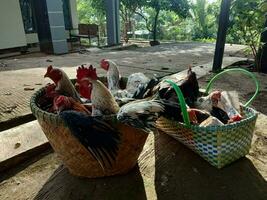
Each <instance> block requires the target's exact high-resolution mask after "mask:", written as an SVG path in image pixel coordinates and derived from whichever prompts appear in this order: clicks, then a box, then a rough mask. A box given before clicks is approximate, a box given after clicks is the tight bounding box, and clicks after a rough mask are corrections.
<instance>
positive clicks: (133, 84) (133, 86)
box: [100, 59, 150, 99]
mask: <svg viewBox="0 0 267 200" xmlns="http://www.w3.org/2000/svg"><path fill="white" fill-rule="evenodd" d="M100 67H101V68H103V69H104V70H106V71H107V81H108V88H109V89H110V91H111V93H112V94H113V95H114V96H115V97H116V98H119V99H120V98H133V96H134V94H135V93H136V92H137V90H138V88H139V87H142V86H145V85H146V84H148V83H149V82H150V79H149V78H148V77H147V76H145V75H144V74H143V73H134V74H131V75H130V76H129V77H128V81H127V84H126V88H125V89H124V90H122V89H121V88H120V84H119V82H120V77H121V76H120V72H119V69H118V66H117V64H116V63H115V62H113V61H111V60H107V59H103V60H101V62H100Z"/></svg>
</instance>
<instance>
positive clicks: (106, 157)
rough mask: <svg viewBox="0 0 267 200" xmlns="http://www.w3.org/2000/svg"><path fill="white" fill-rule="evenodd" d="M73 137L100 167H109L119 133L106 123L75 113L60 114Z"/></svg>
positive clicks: (118, 139)
mask: <svg viewBox="0 0 267 200" xmlns="http://www.w3.org/2000/svg"><path fill="white" fill-rule="evenodd" d="M60 117H61V118H62V119H63V120H64V122H65V124H66V125H67V127H68V128H69V129H70V131H71V133H72V134H73V136H74V137H76V138H77V139H78V140H79V141H80V142H81V144H82V145H83V146H84V147H86V149H88V150H89V152H90V153H91V155H92V156H93V157H94V158H95V159H96V160H97V161H98V162H99V164H100V165H101V166H104V167H106V162H107V163H108V164H109V165H110V166H111V165H112V161H115V159H116V155H117V152H118V145H119V143H120V133H119V132H118V131H117V130H115V129H114V128H113V127H112V126H110V125H109V124H108V123H107V122H105V121H103V120H100V119H97V118H95V117H91V116H88V115H85V114H83V113H80V112H76V111H64V112H61V113H60Z"/></svg>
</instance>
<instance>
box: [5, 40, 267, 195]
mask: <svg viewBox="0 0 267 200" xmlns="http://www.w3.org/2000/svg"><path fill="white" fill-rule="evenodd" d="M213 48H214V46H213V45H210V44H207V45H206V44H192V43H185V44H184V43H183V44H172V45H170V44H166V45H161V46H159V47H153V48H148V47H147V48H144V49H137V50H127V51H120V52H117V51H107V52H102V51H101V53H100V52H94V53H89V54H78V53H76V54H70V55H65V56H59V57H55V56H48V57H43V56H41V57H37V58H36V57H35V58H25V59H23V58H21V61H20V62H19V61H14V60H12V59H9V60H4V62H5V63H7V64H8V66H9V67H10V68H12V66H13V67H15V66H16V65H15V63H17V64H18V68H23V70H16V71H12V73H14V74H16V73H18V74H23V75H25V76H26V75H27V74H28V77H29V76H30V75H32V78H33V79H32V81H31V82H30V80H27V79H26V80H25V78H24V79H23V77H25V76H23V77H21V79H20V81H21V82H16V83H17V84H20V87H21V88H23V87H25V86H23V84H26V83H27V81H29V84H30V86H27V87H40V86H34V84H33V83H38V82H41V83H42V84H44V82H43V81H41V80H42V77H41V75H42V73H41V72H43V71H44V67H45V66H43V65H47V64H49V63H51V62H47V59H51V60H52V61H53V62H52V63H53V64H54V63H55V65H58V66H66V65H67V66H66V67H68V66H74V65H78V64H81V63H83V62H88V61H90V62H92V63H97V62H98V60H99V59H101V58H103V57H108V58H113V59H115V60H116V61H117V62H118V63H119V64H120V66H122V67H121V69H122V72H123V73H125V74H126V75H127V74H129V73H131V72H132V71H131V70H134V71H136V70H138V71H139V70H140V71H141V69H140V68H136V67H141V68H142V67H144V68H145V69H144V72H146V73H147V74H148V75H149V74H150V75H151V74H152V73H155V72H157V73H159V74H161V75H165V74H168V73H171V72H176V71H181V70H184V69H186V68H187V66H188V65H189V64H191V65H202V64H205V63H209V62H211V61H212V55H213ZM227 52H228V53H229V52H230V53H231V55H237V52H240V49H235V50H231V47H229V46H228V49H227ZM228 56H229V54H228ZM91 60H92V61H91ZM194 62H195V64H194ZM34 63H35V65H34ZM65 63H66V64H65ZM136 63H138V64H136ZM166 63H168V64H167V66H166ZM174 63H175V64H174ZM27 65H28V66H35V67H38V66H39V67H40V66H41V68H40V69H24V68H27ZM162 66H164V67H165V66H166V67H168V68H169V69H167V70H162V68H161V67H162ZM64 69H66V70H67V68H64ZM69 70H74V68H72V67H70V68H69ZM142 71H143V69H142ZM165 71H166V73H165ZM8 72H10V71H6V72H1V73H0V76H1V79H0V80H1V81H2V80H3V79H2V78H4V77H5V76H7V75H8ZM2 73H5V75H3V74H2ZM72 74H73V73H72ZM16 75H17V74H16ZM211 76H212V75H211V74H210V75H206V76H204V77H202V78H201V79H200V80H199V83H200V85H201V86H202V87H204V86H205V85H206V84H207V81H208V80H209V79H210V77H211ZM256 76H257V77H258V79H259V80H260V83H261V90H260V95H259V96H258V98H257V99H256V100H255V101H254V103H253V105H252V106H253V107H255V108H256V109H257V110H258V111H259V112H261V113H263V114H260V115H259V118H258V121H257V125H256V130H255V134H254V137H253V144H252V148H251V151H250V153H249V155H248V156H246V157H245V158H242V159H240V160H238V161H236V162H234V163H233V164H231V165H229V166H227V167H225V168H223V169H220V170H219V169H216V168H214V167H212V166H210V165H209V164H208V163H207V162H206V161H204V160H203V159H202V158H200V157H199V156H198V155H196V154H195V153H193V152H192V151H191V150H189V149H187V148H186V147H185V146H183V145H182V144H180V143H179V142H177V141H176V140H174V139H172V138H170V137H169V136H167V135H165V134H164V133H155V134H154V135H152V134H151V135H150V136H149V137H148V139H147V142H146V145H145V147H144V150H143V152H142V154H141V156H140V157H139V160H138V165H137V166H136V167H135V168H134V169H133V170H132V171H131V172H130V173H128V174H127V175H123V176H116V177H109V178H102V179H84V178H78V177H74V176H72V175H71V174H69V172H68V171H67V169H66V168H65V167H64V166H63V165H62V163H61V161H60V160H59V159H58V158H57V157H56V155H55V154H54V153H51V152H46V153H45V155H40V156H39V157H37V158H33V159H32V160H29V161H27V162H25V163H23V164H21V165H19V166H17V167H15V168H13V169H10V170H8V171H6V172H4V173H0V199H7V200H9V199H10V200H11V199H12V200H20V199H51V200H59V199H73V200H76V199H101V200H102V199H116V200H117V199H138V200H139V199H149V200H150V199H151V200H152V199H162V200H163V199H164V200H165V199H184V200H195V199H196V200H199V199H205V200H206V199H207V200H209V199H218V200H220V199H221V200H225V199H235V200H239V199H242V200H243V199H245V200H246V199H247V200H250V199H257V200H261V199H262V200H264V199H267V183H266V180H267V168H266V163H267V133H266V119H267V117H266V116H265V115H264V114H267V103H266V91H267V79H266V75H264V74H258V73H256ZM11 79H12V78H11ZM13 80H14V79H13ZM14 81H17V80H14ZM10 83H11V82H9V84H10ZM244 83H246V84H244ZM6 86H8V83H7V84H6ZM0 87H3V85H2V82H1V85H0ZM214 87H215V88H223V89H225V90H233V89H235V90H237V91H238V92H239V94H240V96H241V99H242V102H244V101H245V100H246V99H248V97H249V96H250V95H251V94H252V93H253V91H254V85H253V84H250V83H249V81H248V79H247V78H244V77H243V76H241V75H231V76H227V77H225V78H223V79H221V80H220V81H218V82H216V84H215V86H214ZM0 89H1V88H0ZM0 91H1V90H0Z"/></svg>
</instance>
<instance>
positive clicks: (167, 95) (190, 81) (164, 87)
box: [156, 68, 199, 107]
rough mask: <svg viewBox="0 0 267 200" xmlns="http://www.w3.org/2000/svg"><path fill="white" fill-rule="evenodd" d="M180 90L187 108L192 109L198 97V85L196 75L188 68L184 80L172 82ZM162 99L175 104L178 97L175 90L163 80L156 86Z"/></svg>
mask: <svg viewBox="0 0 267 200" xmlns="http://www.w3.org/2000/svg"><path fill="white" fill-rule="evenodd" d="M173 82H175V83H176V84H177V85H178V86H179V88H180V89H181V91H182V93H183V95H184V98H185V101H186V103H187V105H188V106H189V107H194V103H195V101H196V100H197V98H198V96H199V85H198V81H197V76H196V73H195V72H193V71H192V69H191V68H189V70H188V72H187V77H186V78H185V79H182V80H181V79H180V80H173ZM156 91H158V92H159V95H160V97H161V98H162V99H166V100H169V101H173V102H177V101H178V97H177V95H176V92H175V90H174V89H173V88H172V87H171V86H170V85H169V84H168V83H166V82H164V80H163V81H162V82H161V83H160V84H159V85H158V87H157V90H156Z"/></svg>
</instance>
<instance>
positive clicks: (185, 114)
mask: <svg viewBox="0 0 267 200" xmlns="http://www.w3.org/2000/svg"><path fill="white" fill-rule="evenodd" d="M164 81H165V82H167V83H169V84H170V85H171V86H172V87H173V89H174V90H175V92H176V95H177V97H178V100H179V102H180V106H181V110H182V116H183V120H184V123H185V125H186V126H187V127H190V126H191V124H190V120H189V115H188V112H187V108H186V103H185V99H184V95H183V93H182V91H181V89H180V88H179V86H178V85H177V84H176V83H174V82H173V81H171V80H168V79H166V80H164Z"/></svg>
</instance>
